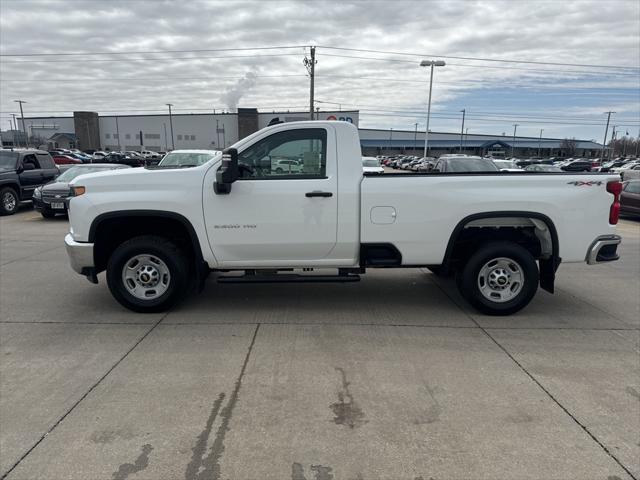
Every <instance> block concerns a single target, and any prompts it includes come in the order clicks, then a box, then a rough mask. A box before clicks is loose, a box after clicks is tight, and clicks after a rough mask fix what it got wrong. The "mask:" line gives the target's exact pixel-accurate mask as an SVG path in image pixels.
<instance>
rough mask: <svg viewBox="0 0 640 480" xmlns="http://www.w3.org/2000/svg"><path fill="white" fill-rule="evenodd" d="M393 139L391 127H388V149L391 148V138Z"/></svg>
mask: <svg viewBox="0 0 640 480" xmlns="http://www.w3.org/2000/svg"><path fill="white" fill-rule="evenodd" d="M392 139H393V127H392V128H390V129H389V150H391V140H392Z"/></svg>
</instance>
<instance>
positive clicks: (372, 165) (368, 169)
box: [362, 157, 384, 173]
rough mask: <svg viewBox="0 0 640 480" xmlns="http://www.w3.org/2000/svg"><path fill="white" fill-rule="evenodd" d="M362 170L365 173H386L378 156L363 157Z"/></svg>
mask: <svg viewBox="0 0 640 480" xmlns="http://www.w3.org/2000/svg"><path fill="white" fill-rule="evenodd" d="M362 171H363V172H364V173H384V168H382V167H381V166H380V161H379V160H378V159H377V158H376V157H362Z"/></svg>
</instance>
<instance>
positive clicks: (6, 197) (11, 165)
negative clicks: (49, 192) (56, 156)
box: [0, 149, 59, 215]
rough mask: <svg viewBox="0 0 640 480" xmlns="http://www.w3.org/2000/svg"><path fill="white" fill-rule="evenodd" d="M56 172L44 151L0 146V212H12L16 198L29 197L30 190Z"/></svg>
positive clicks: (56, 169)
mask: <svg viewBox="0 0 640 480" xmlns="http://www.w3.org/2000/svg"><path fill="white" fill-rule="evenodd" d="M58 173H59V172H58V168H57V167H56V165H55V163H53V159H52V158H51V155H49V153H47V152H45V151H42V150H35V149H24V150H0V215H13V214H14V213H16V211H17V210H18V205H19V204H20V202H22V201H25V200H31V197H32V196H33V191H34V190H35V189H36V188H37V187H39V186H40V185H44V184H45V183H47V182H50V181H51V180H53V179H54V178H55V177H56V175H58Z"/></svg>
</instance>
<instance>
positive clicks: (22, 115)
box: [14, 100, 29, 147]
mask: <svg viewBox="0 0 640 480" xmlns="http://www.w3.org/2000/svg"><path fill="white" fill-rule="evenodd" d="M14 102H16V103H19V104H20V118H21V119H22V132H23V133H24V141H25V143H26V145H25V146H26V147H29V135H27V126H26V125H25V124H24V112H23V111H22V104H23V103H27V102H25V101H24V100H14Z"/></svg>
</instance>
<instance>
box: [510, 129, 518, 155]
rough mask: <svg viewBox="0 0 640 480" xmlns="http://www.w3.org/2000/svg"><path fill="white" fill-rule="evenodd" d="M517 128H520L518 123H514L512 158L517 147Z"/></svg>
mask: <svg viewBox="0 0 640 480" xmlns="http://www.w3.org/2000/svg"><path fill="white" fill-rule="evenodd" d="M517 128H518V124H517V123H514V124H513V142H511V158H513V156H514V154H513V152H514V150H515V147H516V130H517Z"/></svg>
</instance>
